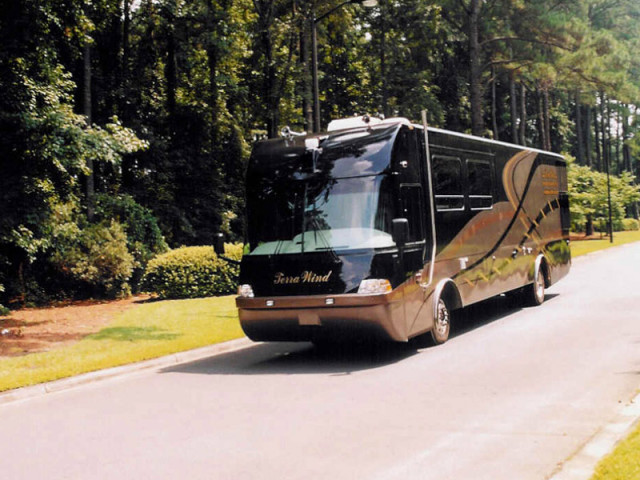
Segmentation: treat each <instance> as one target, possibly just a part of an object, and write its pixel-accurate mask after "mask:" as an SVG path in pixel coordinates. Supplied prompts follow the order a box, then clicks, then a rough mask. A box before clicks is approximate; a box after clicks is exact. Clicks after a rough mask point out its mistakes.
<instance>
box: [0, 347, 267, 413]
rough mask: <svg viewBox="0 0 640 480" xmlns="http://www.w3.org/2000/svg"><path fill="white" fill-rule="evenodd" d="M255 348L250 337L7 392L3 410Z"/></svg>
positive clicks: (1, 396)
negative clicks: (110, 381) (90, 386)
mask: <svg viewBox="0 0 640 480" xmlns="http://www.w3.org/2000/svg"><path fill="white" fill-rule="evenodd" d="M253 345H257V343H256V342H253V341H252V340H249V339H248V338H247V337H243V338H238V339H235V340H230V341H227V342H222V343H216V344H215V345H208V346H206V347H200V348H195V349H193V350H185V351H182V352H177V353H172V354H169V355H165V356H163V357H156V358H152V359H149V360H143V361H141V362H135V363H129V364H126V365H121V366H118V367H111V368H106V369H103V370H96V371H94V372H87V373H81V374H79V375H74V376H72V377H66V378H62V379H60V380H53V381H51V382H44V383H39V384H37V385H29V386H26V387H20V388H16V389H13V390H7V391H5V392H0V406H1V405H7V404H10V403H14V402H20V401H24V400H29V399H32V398H35V397H41V396H45V395H48V394H50V393H57V392H62V391H65V390H70V389H72V388H77V387H80V386H83V385H87V384H91V383H96V382H100V381H104V380H110V379H115V378H121V377H125V376H127V375H130V374H132V373H137V372H144V371H147V370H154V369H155V370H158V369H161V368H166V367H170V366H174V365H179V364H182V363H189V362H195V361H198V360H203V359H205V358H209V357H212V356H216V355H221V354H223V353H230V352H235V351H238V350H243V349H245V348H249V347H251V346H253Z"/></svg>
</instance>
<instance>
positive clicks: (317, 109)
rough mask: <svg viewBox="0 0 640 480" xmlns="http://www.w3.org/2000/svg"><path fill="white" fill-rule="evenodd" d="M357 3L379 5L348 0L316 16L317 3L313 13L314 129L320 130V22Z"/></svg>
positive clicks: (364, 0)
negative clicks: (346, 6) (318, 27)
mask: <svg viewBox="0 0 640 480" xmlns="http://www.w3.org/2000/svg"><path fill="white" fill-rule="evenodd" d="M349 4H356V5H362V6H363V7H367V8H371V7H375V6H376V5H378V0H346V1H344V2H342V3H340V4H338V5H336V6H335V7H333V8H331V9H329V10H328V11H327V12H325V13H323V14H322V15H320V16H319V17H317V16H316V10H315V5H314V8H313V12H312V13H311V63H312V66H311V76H312V82H313V131H314V133H316V132H319V131H320V87H319V85H318V29H317V26H318V23H319V22H320V21H322V20H324V19H325V18H327V17H328V16H329V15H331V14H332V13H333V12H335V11H336V10H338V9H340V8H342V7H344V6H345V5H349Z"/></svg>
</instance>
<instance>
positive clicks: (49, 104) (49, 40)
mask: <svg viewBox="0 0 640 480" xmlns="http://www.w3.org/2000/svg"><path fill="white" fill-rule="evenodd" d="M5 3H6V5H5V6H3V9H2V10H1V11H0V91H2V95H1V96H0V131H2V132H3V138H2V142H1V143H0V252H2V258H0V283H2V284H3V285H4V286H5V289H6V292H3V293H2V292H0V300H2V301H3V302H4V303H5V304H6V302H7V299H9V298H21V299H22V300H23V301H24V300H25V298H27V297H28V296H29V295H27V294H28V291H32V292H34V294H35V293H37V292H40V291H42V292H45V293H47V292H48V293H52V292H51V290H55V288H52V285H53V284H54V283H55V281H57V279H56V277H55V272H51V271H50V270H51V268H53V269H54V270H55V268H54V267H52V266H51V264H49V263H48V259H49V258H51V256H52V255H53V252H56V251H59V250H60V249H61V248H62V247H61V246H59V245H56V244H55V242H54V239H55V235H58V234H59V233H60V228H62V227H64V228H67V229H69V230H73V229H74V228H75V229H76V230H77V232H76V233H77V234H78V235H79V234H80V232H82V231H84V230H85V229H87V228H89V226H90V225H89V223H88V221H87V219H86V218H84V219H83V215H86V216H87V217H88V218H89V219H92V218H93V216H92V212H91V206H92V203H93V202H92V201H91V198H92V197H93V194H90V193H87V192H85V189H87V190H89V189H88V187H87V185H85V184H86V183H89V182H87V179H88V178H93V179H95V192H97V194H98V196H97V208H98V211H97V216H96V219H95V220H91V221H95V222H97V223H100V222H103V221H104V220H105V219H110V218H111V216H113V217H114V218H117V219H119V221H120V223H122V226H123V227H124V229H125V231H126V233H127V242H128V243H127V245H128V249H129V251H130V252H131V253H133V255H134V257H135V262H136V267H135V271H134V273H133V275H132V277H131V279H130V281H131V282H133V286H134V288H135V287H136V284H137V281H138V279H139V278H140V275H141V274H142V269H143V267H144V264H145V263H146V262H147V261H148V260H149V259H150V258H151V257H152V255H153V254H155V253H159V252H161V251H163V248H164V247H163V246H162V242H161V240H160V237H159V235H160V234H161V235H162V237H164V239H165V241H166V243H167V244H168V245H169V246H171V247H177V246H180V245H202V244H206V243H210V242H211V239H212V237H213V235H214V234H215V233H217V232H219V231H224V232H225V234H227V236H228V238H230V239H232V240H233V241H240V240H241V239H242V237H243V233H244V230H245V225H244V223H245V222H244V171H245V167H246V164H247V160H248V156H249V150H250V148H249V145H250V143H251V142H252V141H254V140H255V139H256V138H257V137H258V136H260V135H264V133H265V132H266V135H268V136H270V137H274V136H276V135H277V134H278V131H279V130H280V128H281V127H283V126H284V125H287V124H289V125H291V126H292V127H294V128H295V129H297V130H307V131H309V130H311V129H312V128H313V115H312V103H313V102H312V95H311V92H312V68H311V65H312V55H311V30H312V29H311V27H310V25H311V19H312V18H314V16H315V18H316V19H317V22H316V27H317V29H316V30H317V47H318V48H317V50H318V84H319V102H320V118H321V124H322V125H321V126H325V125H327V123H328V121H329V120H331V119H333V118H335V117H343V116H350V115H353V114H362V113H371V114H375V113H384V114H385V115H386V116H396V115H398V116H405V117H408V118H410V119H412V120H418V119H419V115H420V111H421V110H422V109H424V108H426V109H428V111H429V122H430V124H432V125H434V126H439V127H445V128H448V129H451V130H455V131H460V132H473V133H476V134H478V135H482V136H487V137H492V138H495V139H498V140H503V141H509V142H514V143H519V144H522V145H527V146H532V147H538V148H543V149H552V150H554V151H567V152H569V153H570V154H572V155H574V156H575V157H576V166H584V167H589V168H591V170H592V171H593V172H594V174H593V175H592V174H591V173H587V172H583V173H581V174H580V175H579V176H580V177H581V178H582V179H581V180H580V179H577V183H576V185H578V187H577V190H576V191H575V192H573V198H572V207H573V211H574V214H573V220H574V225H576V226H579V227H580V228H582V224H584V223H585V222H586V221H587V219H589V218H590V219H591V220H592V221H593V222H594V223H595V225H596V226H597V225H598V224H599V223H600V222H601V221H603V219H605V217H606V216H605V215H604V213H603V212H604V205H605V202H604V201H603V198H604V197H603V191H604V190H603V183H602V177H601V176H598V175H597V172H602V171H604V170H605V169H606V166H609V169H610V171H611V172H612V173H614V174H616V175H617V177H619V178H620V181H618V180H615V179H614V180H612V191H613V198H612V200H613V203H614V212H613V213H614V217H615V219H614V222H615V223H616V224H621V221H622V219H623V218H624V217H625V216H631V217H634V218H638V216H640V215H639V214H640V212H639V209H638V205H637V200H633V199H631V198H632V197H633V195H634V194H633V192H631V191H630V190H629V188H630V187H631V186H632V185H633V182H634V181H635V179H636V178H637V177H638V174H639V173H640V163H639V162H638V160H637V159H638V158H639V157H638V156H639V155H640V140H639V138H640V135H638V132H640V122H639V121H638V119H639V117H640V116H639V115H638V113H639V109H638V107H639V105H638V101H637V99H638V98H640V94H639V93H638V92H640V80H639V79H640V61H639V60H638V56H637V55H635V52H636V51H637V47H638V38H640V23H639V22H637V21H636V19H637V18H638V15H640V6H639V4H638V2H637V1H635V0H619V1H597V2H593V1H586V0H580V1H566V0H560V1H553V2H552V1H550V0H541V1H538V2H523V1H522V0H501V1H495V2H482V1H479V0H436V1H431V0H379V1H378V4H377V6H376V7H373V8H366V7H365V6H364V5H362V3H361V2H342V1H340V0H326V1H323V2H308V1H303V0H206V1H205V0H194V1H186V0H157V1H154V0H141V1H135V2H134V1H130V0H127V1H124V2H123V1H122V0H93V1H92V2H68V1H63V2H58V1H54V0H39V1H36V0H7V1H6V2H5ZM80 113H82V114H80ZM88 119H90V122H88V121H87V120H88ZM257 132H263V133H257ZM89 165H93V171H92V172H91V174H90V171H89V168H88V166H89ZM624 172H627V173H624ZM625 175H626V176H625ZM612 179H613V177H612ZM134 203H135V205H139V206H140V208H138V207H137V206H135V207H134ZM61 205H67V206H68V207H66V208H72V209H73V211H74V212H75V213H74V218H73V219H71V220H69V221H64V222H63V223H62V224H59V223H58V220H56V215H57V214H56V211H55V210H56V209H57V208H60V206H61ZM142 208H144V209H147V210H144V211H143V210H142ZM112 212H115V213H112ZM152 216H153V217H155V218H156V219H157V227H158V228H159V229H160V232H158V230H157V229H156V227H155V224H153V220H151V217H152ZM134 219H135V220H134ZM140 221H142V225H141V224H140V223H139V222H140ZM74 224H75V226H74ZM577 224H580V225H577ZM134 225H135V227H134ZM143 230H144V232H143ZM143 237H144V238H143ZM40 270H42V272H44V273H41V272H40ZM45 273H46V274H45ZM44 283H46V285H44ZM65 288H66V287H65ZM60 290H64V288H61V289H60ZM60 293H62V292H60ZM38 295H39V293H38Z"/></svg>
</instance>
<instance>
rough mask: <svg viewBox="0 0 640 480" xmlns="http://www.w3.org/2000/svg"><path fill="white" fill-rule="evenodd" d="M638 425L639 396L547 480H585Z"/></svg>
mask: <svg viewBox="0 0 640 480" xmlns="http://www.w3.org/2000/svg"><path fill="white" fill-rule="evenodd" d="M638 423H640V393H639V394H637V395H636V396H635V397H633V398H632V399H631V401H630V402H629V403H627V404H626V405H624V406H623V407H622V408H620V410H619V411H618V413H617V414H616V415H615V417H614V418H612V419H611V421H610V422H609V423H607V424H606V425H604V426H603V427H601V428H600V429H599V430H598V431H597V432H596V433H595V434H594V435H593V436H592V437H591V438H590V439H589V440H587V442H586V443H585V444H584V445H582V447H580V448H579V449H578V450H577V451H576V452H575V453H574V454H573V455H572V456H571V457H569V458H568V459H567V460H565V461H564V462H563V463H562V465H561V466H560V469H559V470H558V471H556V472H555V473H553V474H552V475H551V477H549V480H588V479H590V478H591V477H592V476H593V473H594V471H595V468H596V466H597V465H598V463H599V462H600V460H602V459H603V458H604V457H605V456H607V455H608V454H610V453H611V452H613V450H614V449H615V447H616V446H617V445H618V443H620V442H621V441H622V440H624V439H625V438H627V437H628V436H629V435H630V434H631V433H632V432H633V430H634V429H635V428H636V426H637V425H638Z"/></svg>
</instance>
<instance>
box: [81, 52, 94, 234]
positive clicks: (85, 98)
mask: <svg viewBox="0 0 640 480" xmlns="http://www.w3.org/2000/svg"><path fill="white" fill-rule="evenodd" d="M82 63H83V85H82V103H83V105H82V107H83V112H82V113H83V114H84V116H85V119H86V121H87V125H89V126H90V125H91V113H92V112H91V44H90V43H89V41H87V40H85V43H84V47H83V51H82ZM87 170H88V173H87V189H86V194H87V220H89V221H90V222H91V221H93V216H94V210H95V209H94V199H95V177H94V172H93V158H92V157H91V155H89V156H88V157H87Z"/></svg>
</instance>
